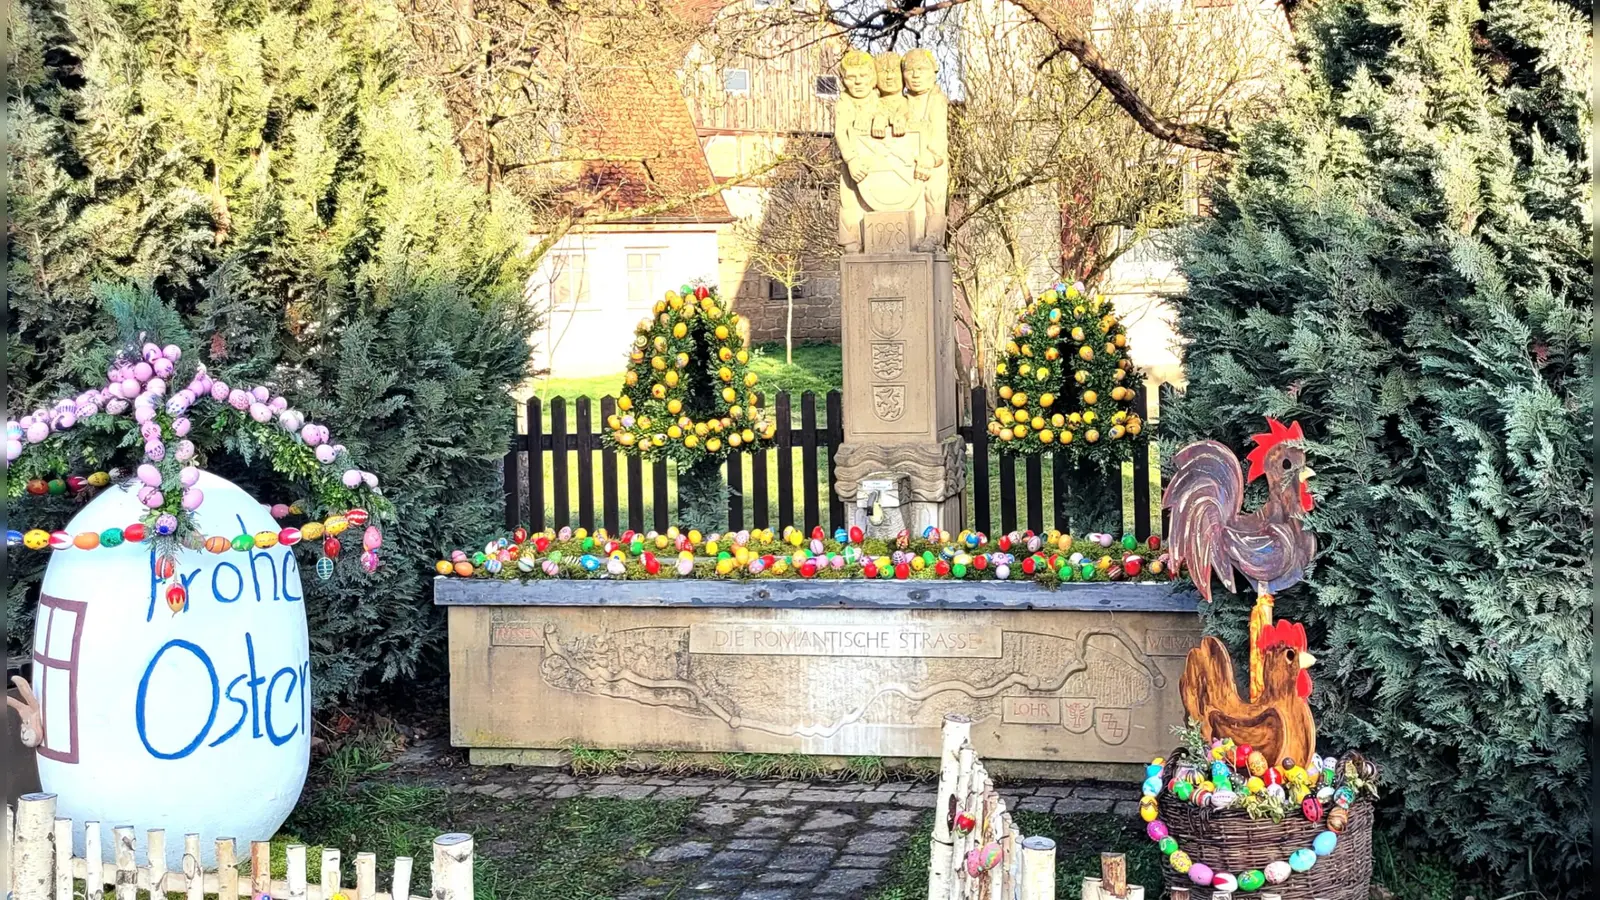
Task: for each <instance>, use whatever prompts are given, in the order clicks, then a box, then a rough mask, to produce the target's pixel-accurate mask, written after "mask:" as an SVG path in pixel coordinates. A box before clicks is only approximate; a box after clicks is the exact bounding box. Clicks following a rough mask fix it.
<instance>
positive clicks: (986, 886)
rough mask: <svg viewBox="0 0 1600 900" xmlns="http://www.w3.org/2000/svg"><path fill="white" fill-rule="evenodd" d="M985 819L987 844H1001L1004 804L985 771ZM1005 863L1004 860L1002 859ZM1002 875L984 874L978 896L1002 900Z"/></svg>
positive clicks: (992, 871) (998, 873) (986, 770)
mask: <svg viewBox="0 0 1600 900" xmlns="http://www.w3.org/2000/svg"><path fill="white" fill-rule="evenodd" d="M982 771H983V818H984V819H985V820H986V821H987V822H989V823H990V824H989V836H988V839H987V840H986V841H985V843H988V842H989V841H993V842H995V843H996V844H998V843H1000V841H1001V839H1002V838H1004V837H1005V831H1004V828H1005V822H1004V820H1002V819H1001V818H1000V813H1001V810H1002V809H1004V804H1002V803H1001V802H1000V795H999V794H996V793H995V792H994V779H992V778H990V777H989V770H988V769H987V768H985V769H983V770H982ZM1001 861H1002V862H1004V858H1003V857H1002V859H1001ZM1000 875H1001V873H1000V872H998V871H996V870H995V869H990V870H989V871H987V872H985V873H984V874H983V878H982V879H981V881H980V883H979V891H978V895H979V896H981V897H982V898H983V900H1000Z"/></svg>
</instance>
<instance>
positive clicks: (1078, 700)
mask: <svg viewBox="0 0 1600 900" xmlns="http://www.w3.org/2000/svg"><path fill="white" fill-rule="evenodd" d="M1061 727H1062V728H1065V729H1066V730H1068V731H1070V732H1072V733H1073V734H1083V733H1084V732H1086V731H1088V730H1089V729H1090V728H1093V727H1094V698H1093V697H1062V698H1061Z"/></svg>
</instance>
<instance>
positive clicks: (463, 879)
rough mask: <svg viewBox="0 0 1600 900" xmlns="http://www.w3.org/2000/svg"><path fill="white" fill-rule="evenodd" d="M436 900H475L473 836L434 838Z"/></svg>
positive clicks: (434, 888)
mask: <svg viewBox="0 0 1600 900" xmlns="http://www.w3.org/2000/svg"><path fill="white" fill-rule="evenodd" d="M433 900H472V835H470V834H442V835H440V836H439V837H437V838H434V841H433Z"/></svg>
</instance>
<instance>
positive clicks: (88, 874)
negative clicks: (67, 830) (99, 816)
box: [83, 822, 106, 900]
mask: <svg viewBox="0 0 1600 900" xmlns="http://www.w3.org/2000/svg"><path fill="white" fill-rule="evenodd" d="M83 869H84V873H83V882H84V884H83V896H84V900H104V897H105V895H106V863H105V851H103V850H101V849H100V823H99V822H85V823H83Z"/></svg>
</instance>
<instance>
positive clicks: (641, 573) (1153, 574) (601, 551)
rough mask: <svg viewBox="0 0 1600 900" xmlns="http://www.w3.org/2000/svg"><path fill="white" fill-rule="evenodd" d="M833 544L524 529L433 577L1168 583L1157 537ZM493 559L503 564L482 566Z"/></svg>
mask: <svg viewBox="0 0 1600 900" xmlns="http://www.w3.org/2000/svg"><path fill="white" fill-rule="evenodd" d="M832 538H833V540H832V542H831V543H830V542H829V541H828V540H827V535H826V534H825V533H824V532H823V530H822V528H821V527H817V528H813V529H812V531H811V534H810V535H809V537H808V536H807V535H806V534H805V533H804V532H802V531H801V530H800V529H797V528H794V527H792V526H791V527H788V528H785V529H784V530H783V532H782V534H781V536H780V535H778V534H775V533H774V532H773V531H771V530H770V529H755V530H753V531H749V530H746V531H739V532H737V533H729V534H710V535H702V534H700V533H699V532H697V531H694V530H692V529H691V530H680V529H679V528H677V527H672V528H668V529H667V530H666V532H664V533H659V532H656V531H649V532H645V533H638V532H634V531H632V530H629V531H625V532H623V533H622V534H621V535H620V536H618V537H617V538H615V539H612V538H611V537H610V536H609V535H607V534H606V531H605V529H597V530H596V531H595V532H594V533H593V534H592V535H591V534H590V533H589V532H588V531H587V530H586V529H583V528H578V529H572V528H562V529H560V530H559V531H553V530H546V531H545V532H543V533H540V534H536V535H532V536H530V535H529V534H528V532H527V529H524V528H518V529H516V530H515V531H514V532H513V533H512V534H511V535H510V536H508V537H503V538H499V539H497V540H496V541H494V542H491V543H490V545H489V546H487V547H485V548H484V550H483V551H481V552H479V553H475V554H472V555H470V557H469V555H468V554H466V553H464V552H462V551H455V552H454V553H452V554H450V556H449V558H447V559H439V560H436V561H435V562H434V563H433V568H434V571H435V573H436V574H438V575H440V576H456V577H474V576H477V577H484V576H488V577H519V578H525V577H529V576H535V575H537V574H538V573H539V572H543V574H544V575H545V576H547V577H557V576H560V575H570V576H574V577H584V576H591V575H592V576H594V577H614V578H622V577H635V578H637V577H661V576H666V577H670V576H673V575H677V576H679V577H687V576H690V575H694V576H696V577H701V578H748V577H762V576H767V577H785V576H787V577H796V576H798V577H800V578H804V579H812V578H819V577H824V576H825V575H826V576H827V577H850V578H866V579H892V580H902V581H903V580H908V579H911V578H929V577H931V578H938V579H965V580H989V579H993V580H998V581H1005V580H1008V579H1010V578H1011V577H1012V576H1013V574H1015V573H1020V574H1021V575H1022V576H1024V577H1026V578H1029V579H1035V580H1048V579H1059V580H1060V581H1121V580H1141V581H1154V580H1158V578H1157V576H1161V575H1163V574H1164V573H1168V574H1167V577H1168V578H1170V577H1171V575H1170V571H1171V570H1170V569H1169V568H1168V566H1167V558H1166V556H1165V554H1160V550H1159V548H1160V547H1161V539H1160V537H1159V536H1151V537H1150V538H1149V539H1147V540H1146V541H1145V542H1144V543H1143V548H1141V545H1140V542H1139V541H1138V540H1137V539H1135V538H1134V537H1133V536H1132V535H1124V536H1123V538H1122V539H1121V542H1120V543H1121V545H1122V547H1121V548H1120V550H1126V549H1127V548H1128V547H1130V546H1132V547H1134V548H1136V549H1138V550H1139V552H1127V553H1123V554H1122V555H1121V556H1120V558H1114V557H1113V556H1112V555H1110V554H1105V553H1096V552H1095V551H1096V549H1097V548H1103V547H1109V546H1111V545H1112V544H1113V543H1114V541H1113V539H1112V538H1111V536H1110V535H1100V534H1094V535H1090V538H1091V539H1090V540H1086V539H1075V538H1074V537H1073V536H1072V535H1070V534H1061V533H1059V532H1056V531H1053V530H1052V531H1050V532H1047V533H1045V534H1044V535H1037V534H1034V533H1033V532H1031V531H1030V532H1012V533H1011V534H1009V535H1002V536H1001V537H1000V538H999V539H998V540H997V541H996V542H995V543H994V545H993V548H991V546H990V542H989V538H988V536H987V535H984V534H982V533H980V532H973V531H963V532H961V533H959V534H957V535H954V536H952V535H951V534H949V533H948V532H944V531H939V530H937V529H932V528H930V529H927V530H925V531H924V532H923V534H922V535H921V537H920V538H913V537H912V536H911V535H910V533H909V532H906V531H902V532H901V533H900V535H899V536H898V537H897V538H895V539H894V541H893V546H894V548H895V549H893V550H888V551H887V552H883V553H882V555H874V553H878V552H880V551H877V550H870V549H869V541H868V540H867V538H866V536H865V534H864V533H863V532H862V530H861V529H860V528H851V529H844V528H839V529H836V530H835V531H834V533H833V535H832ZM883 543H884V544H886V545H887V544H888V542H883ZM552 548H556V549H558V550H559V551H561V552H565V553H566V554H567V555H568V557H569V562H568V563H567V564H564V565H558V566H556V567H555V568H556V570H555V571H553V572H552V571H549V567H545V566H542V565H534V564H533V562H532V561H537V559H538V558H539V556H540V555H542V554H544V553H546V552H547V551H550V550H551V549H552ZM995 548H997V549H995ZM1023 549H1027V550H1028V551H1029V552H1030V553H1031V555H1030V556H1028V557H1026V558H1023V559H1021V561H1020V562H1019V560H1018V557H1017V556H1016V555H1015V554H1013V553H1012V552H1010V551H1011V550H1023ZM666 550H672V551H676V553H677V562H676V563H675V564H669V565H665V566H663V564H662V562H661V561H660V560H659V559H657V558H656V557H655V556H654V553H655V552H657V551H666ZM1069 553H1070V555H1069V556H1065V557H1064V556H1063V554H1069ZM1141 554H1149V556H1144V555H1141ZM1157 554H1160V555H1157ZM585 557H592V559H588V560H586V559H585ZM1096 557H1098V558H1096ZM491 559H494V560H498V562H499V563H500V564H499V565H497V566H493V567H491V566H489V565H487V563H488V562H489V561H490V560H491ZM517 559H530V560H531V562H530V564H529V565H527V566H522V565H515V566H513V565H509V564H510V563H512V562H513V561H515V560H517ZM463 562H466V565H462V563H463Z"/></svg>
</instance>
